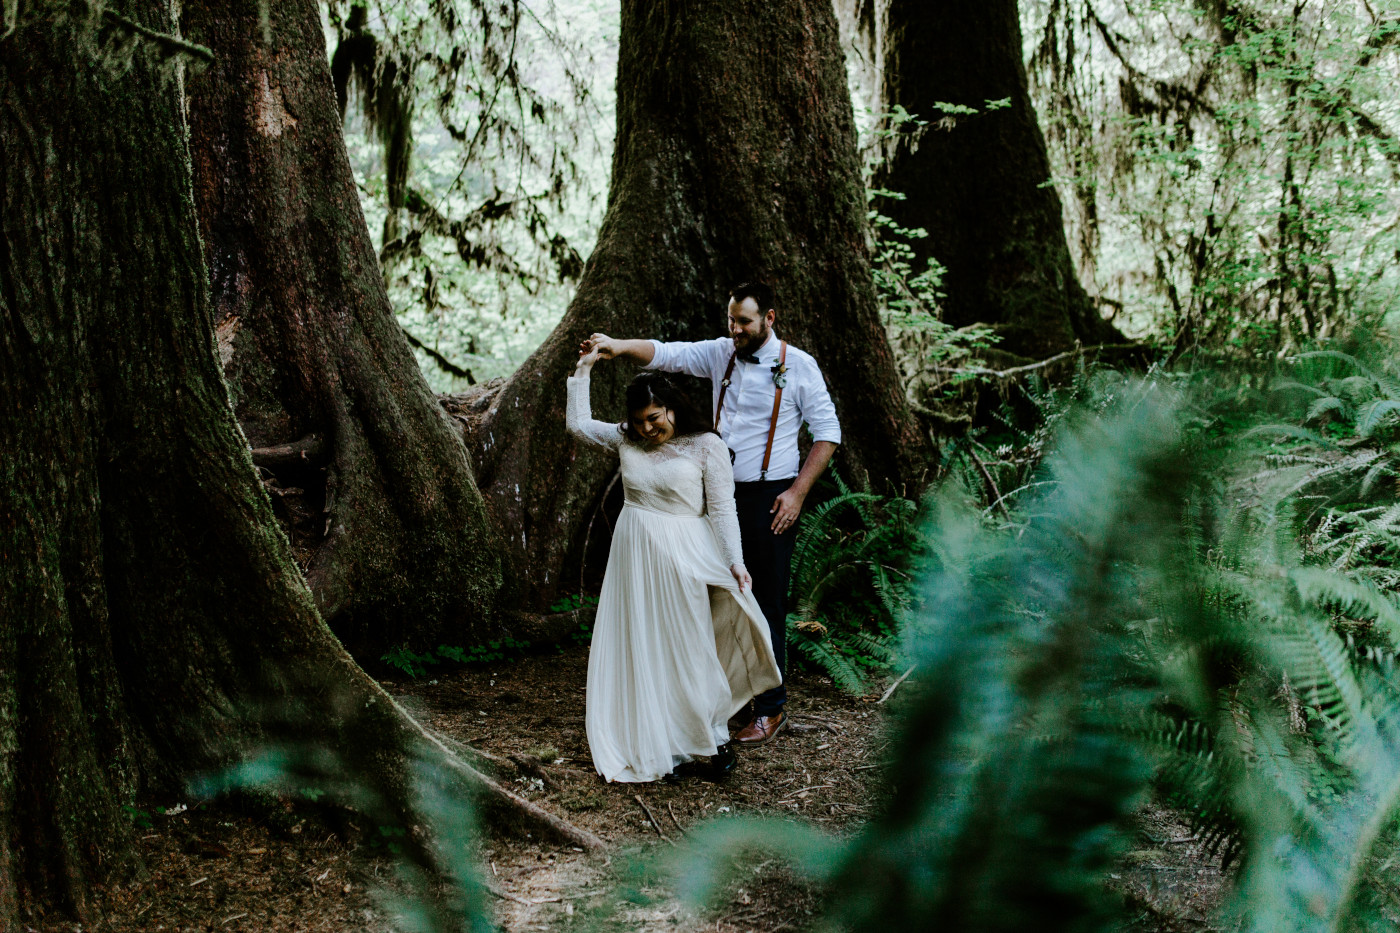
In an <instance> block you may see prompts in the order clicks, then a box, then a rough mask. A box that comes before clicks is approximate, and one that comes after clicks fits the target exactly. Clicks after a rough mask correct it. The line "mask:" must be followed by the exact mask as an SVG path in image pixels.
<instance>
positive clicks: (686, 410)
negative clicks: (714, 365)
mask: <svg viewBox="0 0 1400 933" xmlns="http://www.w3.org/2000/svg"><path fill="white" fill-rule="evenodd" d="M653 404H655V405H660V406H661V407H662V408H669V409H670V410H671V412H672V413H673V414H674V415H675V416H676V436H677V437H681V436H682V435H685V434H705V433H709V434H717V433H719V432H717V431H716V430H715V427H714V425H713V424H711V423H710V419H708V418H706V417H705V415H704V414H703V413H702V412H701V411H700V409H699V408H698V407H697V406H696V404H695V403H694V402H692V401H691V400H690V396H688V395H686V394H685V393H684V392H682V391H681V390H680V389H678V388H677V387H676V384H675V383H674V382H672V381H671V380H670V379H667V378H666V377H665V376H664V375H662V374H661V373H658V372H641V373H637V375H636V377H635V378H634V379H633V380H632V384H631V385H629V386H628V387H627V420H626V421H625V422H623V423H622V433H623V434H626V435H627V436H628V437H630V438H632V440H634V441H635V440H640V438H639V437H638V435H637V432H636V431H634V430H632V412H634V411H641V410H642V409H643V408H646V407H647V406H648V405H653Z"/></svg>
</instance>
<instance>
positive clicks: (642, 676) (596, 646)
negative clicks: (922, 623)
mask: <svg viewBox="0 0 1400 933" xmlns="http://www.w3.org/2000/svg"><path fill="white" fill-rule="evenodd" d="M568 427H569V432H570V433H571V434H573V435H575V436H577V437H579V438H581V439H583V440H586V441H588V442H589V443H592V444H596V445H598V446H600V447H606V448H609V449H612V450H617V451H618V452H619V455H620V457H621V461H622V486H623V490H624V493H625V498H626V504H625V505H624V506H623V509H622V515H621V517H620V518H619V519H618V522H617V528H616V529H615V530H614V531H613V539H612V549H611V550H610V551H609V553H608V569H607V574H606V576H604V578H603V591H602V593H601V594H600V595H599V598H598V616H597V619H596V621H595V622H594V624H593V642H592V648H591V651H590V654H589V657H588V691H587V707H588V709H587V717H586V720H587V728H588V745H589V748H590V750H591V751H592V753H593V766H594V767H595V768H596V769H597V770H598V773H599V774H601V775H602V776H603V777H604V778H606V779H607V780H609V781H654V780H656V779H657V778H660V777H662V776H663V775H665V774H666V773H667V772H669V771H671V770H672V769H673V768H675V766H676V765H677V764H680V763H681V762H684V761H688V760H690V759H691V758H693V757H696V756H699V755H713V754H714V753H715V750H716V748H717V747H718V746H719V745H721V744H723V743H724V742H727V741H729V729H728V725H727V722H728V720H729V717H730V716H732V715H734V714H735V713H736V712H738V711H739V710H740V708H742V707H743V705H744V704H745V703H747V702H748V701H749V699H750V698H751V697H753V696H754V695H755V694H758V693H761V692H763V691H764V690H767V689H769V688H770V687H776V686H777V685H778V684H779V683H781V682H782V675H781V674H779V672H778V666H777V664H776V663H775V662H774V660H773V646H772V643H771V642H770V641H769V637H770V636H769V634H768V623H767V622H765V621H764V619H763V613H762V612H761V611H760V610H759V608H758V603H757V602H756V601H755V600H754V598H753V594H752V592H751V591H749V590H745V591H743V592H740V591H739V586H738V584H737V583H736V582H735V581H734V577H733V575H731V574H730V572H729V566H730V564H738V563H742V562H743V556H742V555H743V551H742V549H741V547H740V544H739V521H738V518H737V516H736V514H735V510H734V472H733V469H732V467H731V466H730V463H729V450H728V449H727V448H726V447H725V446H724V442H723V441H722V440H720V439H719V437H718V436H717V435H714V434H695V435H689V436H685V437H679V438H675V439H673V440H671V441H669V442H667V443H665V444H661V445H659V446H655V447H653V446H649V445H643V444H641V443H639V442H635V441H631V440H628V439H626V438H625V437H624V436H623V434H622V433H621V431H620V430H619V428H618V425H617V424H609V423H607V422H603V421H594V420H593V419H592V416H591V413H590V411H589V403H588V377H587V376H575V377H572V378H570V379H569V401H568Z"/></svg>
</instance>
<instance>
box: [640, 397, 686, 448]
mask: <svg viewBox="0 0 1400 933" xmlns="http://www.w3.org/2000/svg"><path fill="white" fill-rule="evenodd" d="M632 430H633V431H636V432H637V434H638V435H639V436H640V437H641V438H642V440H643V441H645V442H646V443H648V444H664V443H666V442H667V441H669V440H670V439H671V437H672V436H673V435H674V434H675V433H676V416H675V414H674V413H673V412H672V411H671V409H669V408H665V407H663V406H661V405H657V404H656V403H654V402H653V403H652V404H650V405H648V406H647V407H646V408H642V409H639V410H637V411H634V412H632Z"/></svg>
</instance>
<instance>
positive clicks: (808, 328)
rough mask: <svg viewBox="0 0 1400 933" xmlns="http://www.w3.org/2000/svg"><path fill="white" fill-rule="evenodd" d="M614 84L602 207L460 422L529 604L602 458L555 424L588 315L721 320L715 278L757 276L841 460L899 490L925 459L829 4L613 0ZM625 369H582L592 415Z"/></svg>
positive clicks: (570, 538)
mask: <svg viewBox="0 0 1400 933" xmlns="http://www.w3.org/2000/svg"><path fill="white" fill-rule="evenodd" d="M617 88H618V102H617V114H618V116H617V121H618V124H617V130H618V131H617V143H616V150H615V153H614V155H613V175H612V187H611V191H610V195H609V202H608V211H607V215H606V217H605V219H604V221H603V226H602V230H601V232H600V234H599V238H598V244H597V247H596V248H595V250H594V252H593V255H592V257H591V258H590V260H589V262H588V266H587V268H586V270H585V272H584V275H583V279H582V281H581V282H580V285H579V290H578V293H577V296H576V297H575V299H574V301H573V303H572V305H571V306H570V307H569V310H568V312H567V314H566V315H565V317H564V320H563V321H562V322H561V323H560V325H559V326H558V328H556V329H555V331H554V333H553V334H552V335H551V336H550V338H549V339H548V340H547V341H546V342H545V343H544V345H543V346H542V347H540V349H539V350H537V351H536V352H535V353H534V355H533V356H531V357H530V359H529V360H528V361H526V363H525V364H524V365H523V366H521V367H520V370H519V371H518V372H517V373H516V375H515V376H514V377H513V378H512V379H511V380H510V381H509V383H508V384H507V385H506V386H505V387H504V388H503V389H501V390H500V391H499V392H498V393H497V394H496V395H495V397H494V398H493V399H492V400H491V408H490V410H489V411H488V412H486V413H485V415H484V417H483V419H482V421H481V426H480V427H479V429H478V430H477V431H476V432H475V434H474V441H475V443H476V445H477V447H478V448H479V453H478V455H477V457H476V462H477V463H478V465H479V477H480V480H481V488H482V491H483V492H484V493H485V494H486V495H487V498H488V502H489V503H490V505H491V508H492V511H493V513H494V514H495V515H496V517H497V520H498V521H499V522H500V524H501V526H502V527H503V528H504V529H506V532H505V535H504V536H506V537H508V542H507V545H506V558H507V566H508V567H509V568H511V569H512V570H514V571H515V572H516V573H517V575H518V577H519V578H520V579H529V580H531V581H533V582H534V584H535V585H536V587H537V589H536V590H535V591H534V592H533V593H532V594H530V595H531V598H532V599H535V600H540V601H547V600H548V599H550V598H552V596H553V595H554V594H556V593H558V592H560V591H569V590H571V589H574V588H576V587H577V586H578V582H577V581H578V577H577V572H578V564H577V562H578V560H579V559H580V557H579V550H580V545H581V539H582V538H583V537H584V530H585V527H586V524H587V522H588V521H589V518H590V516H591V514H592V512H593V507H594V505H595V503H596V502H597V501H598V499H599V497H600V495H601V493H602V491H603V489H604V487H605V485H606V483H607V478H608V475H609V473H610V472H611V471H612V470H613V469H614V466H615V463H614V461H613V460H611V459H610V458H608V457H606V456H602V455H599V454H597V453H595V452H593V451H592V450H589V449H587V448H585V447H583V446H581V445H579V444H577V443H575V442H574V441H573V440H571V439H570V438H569V437H567V436H566V435H565V433H564V417H563V410H564V378H565V376H567V375H568V374H569V373H570V371H571V370H572V367H573V365H574V362H575V361H576V359H577V348H578V344H579V341H580V340H581V339H582V338H584V337H585V336H587V335H588V334H589V333H590V332H592V331H595V330H596V331H603V332H606V333H609V334H612V335H614V336H619V337H657V338H661V339H663V340H702V339H708V338H711V337H717V336H722V335H723V334H724V333H725V330H724V322H725V303H726V301H727V299H728V294H729V292H728V289H729V288H730V287H731V286H732V285H733V284H735V283H737V282H738V281H740V280H742V279H745V278H761V279H764V280H767V281H768V282H770V283H771V284H772V285H773V286H774V287H775V289H776V292H777V306H778V319H777V324H776V328H777V330H778V332H779V333H780V334H781V335H782V336H783V337H784V338H786V339H789V340H791V341H792V342H793V343H794V345H796V346H800V347H802V348H803V349H805V350H808V351H809V352H811V353H812V354H813V355H814V356H815V357H816V359H817V361H818V362H819V363H820V364H821V366H822V369H823V371H824V372H825V374H826V376H827V381H828V383H829V385H830V388H831V393H832V396H833V397H834V399H835V401H836V406H837V409H838V411H839V413H840V415H841V416H842V428H843V432H844V439H845V443H844V444H843V447H842V452H841V454H840V455H839V459H838V468H839V469H841V470H842V471H843V472H844V473H845V474H846V476H847V477H848V478H850V479H852V480H854V481H856V482H858V483H865V482H867V481H868V482H871V483H873V484H874V485H875V486H877V487H879V488H883V489H890V490H901V489H902V490H905V491H908V492H910V493H912V492H913V491H914V490H915V488H916V487H917V486H918V484H919V482H920V480H921V478H922V475H923V472H922V471H923V469H924V464H925V463H926V459H925V458H926V453H927V449H928V446H927V441H926V439H925V438H924V437H923V436H921V434H920V433H919V431H918V429H917V427H916V426H915V423H914V421H913V420H912V418H911V416H910V414H909V412H908V410H907V408H906V405H905V402H904V396H903V392H902V391H901V387H900V384H899V380H898V377H897V375H896V372H895V367H894V361H893V356H892V354H891V352H890V348H889V345H888V343H887V341H886V339H885V336H884V331H883V329H882V327H881V324H880V320H879V316H878V313H877V310H876V305H875V299H874V293H873V286H872V283H871V275H870V264H869V255H868V252H867V246H866V224H865V209H866V205H865V195H864V189H863V187H862V184H861V176H860V169H859V165H858V162H857V158H856V150H855V136H854V131H853V128H852V119H851V105H850V97H849V94H848V92H847V90H846V77H845V65H844V62H843V59H842V56H841V50H840V47H839V44H838V39H837V34H836V24H835V21H834V18H833V15H832V11H831V5H830V0H781V2H774V0H735V2H729V3H694V2H686V0H624V2H623V4H622V34H621V48H620V54H619V60H618V78H617ZM631 376H632V369H631V367H628V366H625V365H621V364H612V365H609V364H604V365H602V366H600V367H598V368H597V369H595V371H594V376H593V403H594V408H595V411H596V413H597V415H598V417H600V418H617V419H618V420H621V419H622V418H623V416H624V412H623V411H622V389H623V387H624V386H625V384H626V383H627V381H628V380H629V379H630V378H631ZM703 404H704V405H708V400H706V401H705V402H704V403H703ZM508 576H509V574H508Z"/></svg>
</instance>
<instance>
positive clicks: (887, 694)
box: [876, 664, 919, 706]
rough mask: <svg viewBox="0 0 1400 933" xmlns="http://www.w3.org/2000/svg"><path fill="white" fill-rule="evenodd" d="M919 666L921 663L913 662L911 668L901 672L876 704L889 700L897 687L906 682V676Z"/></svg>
mask: <svg viewBox="0 0 1400 933" xmlns="http://www.w3.org/2000/svg"><path fill="white" fill-rule="evenodd" d="M918 666H919V665H917V664H911V665H909V670H907V671H905V672H904V673H903V674H900V675H899V679H898V680H896V681H895V682H894V683H892V684H890V686H889V689H888V690H886V691H885V693H884V695H883V696H881V697H880V699H879V701H878V702H877V703H876V705H877V706H878V705H879V704H880V703H883V702H885V701H886V700H888V699H889V698H890V697H892V696H894V691H895V688H896V687H898V686H899V685H900V684H902V683H904V680H905V678H907V677H908V676H909V675H910V674H912V673H914V668H916V667H918Z"/></svg>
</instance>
